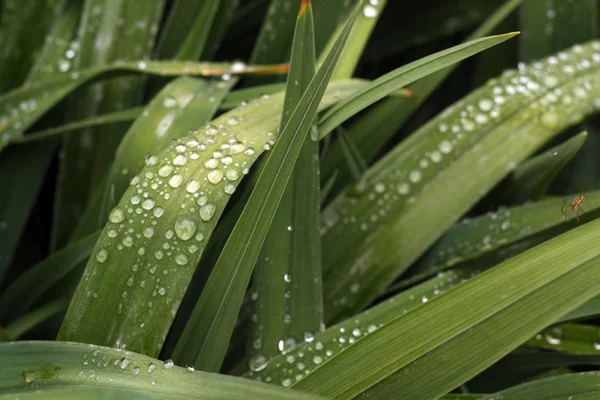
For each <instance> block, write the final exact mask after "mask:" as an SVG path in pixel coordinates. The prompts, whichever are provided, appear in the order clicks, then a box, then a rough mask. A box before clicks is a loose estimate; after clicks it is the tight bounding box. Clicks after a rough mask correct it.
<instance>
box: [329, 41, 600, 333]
mask: <svg viewBox="0 0 600 400" xmlns="http://www.w3.org/2000/svg"><path fill="white" fill-rule="evenodd" d="M598 48H600V44H599V43H597V42H591V43H587V44H585V45H584V46H577V47H575V48H573V49H571V50H570V51H568V52H564V55H563V56H561V57H562V59H561V61H560V62H557V63H556V64H554V60H555V58H552V59H550V61H549V60H543V61H540V62H536V63H534V64H533V65H531V66H526V67H523V68H522V69H520V70H519V71H511V72H507V73H506V74H503V76H502V77H500V78H498V79H493V80H491V81H490V82H489V83H488V84H486V85H485V86H483V87H482V88H480V89H478V90H476V91H474V92H473V93H471V94H470V95H469V96H467V97H465V98H464V99H462V100H461V101H460V102H458V103H457V104H455V105H454V106H453V107H451V108H449V109H447V110H446V111H445V112H442V113H441V114H440V115H438V116H437V117H436V118H434V119H432V120H431V121H430V122H428V123H427V124H426V125H424V126H423V127H421V128H420V129H419V130H418V131H417V132H416V133H415V134H413V135H412V136H411V137H410V138H409V139H408V140H406V141H404V142H403V143H401V144H400V145H398V146H396V147H395V148H394V149H393V150H392V151H391V152H389V153H388V154H387V155H386V156H385V157H383V158H382V159H381V160H380V161H378V163H377V164H375V165H374V166H372V167H371V168H370V169H369V170H368V171H367V173H366V174H365V176H364V179H363V180H361V182H359V183H358V184H356V185H353V186H352V187H350V188H348V189H347V190H346V191H345V192H343V193H342V194H341V195H340V196H338V198H336V199H335V200H334V201H333V202H332V203H331V204H330V205H329V206H328V207H327V209H326V210H325V211H324V214H323V218H324V221H325V224H324V226H325V227H326V230H325V232H324V235H323V246H324V247H327V248H330V249H331V250H330V251H328V252H326V253H324V262H323V270H324V289H325V297H326V299H327V300H326V307H325V313H326V319H327V320H329V321H336V320H339V319H341V318H342V317H343V316H347V315H349V314H351V313H354V312H356V310H358V309H360V308H362V307H364V306H365V305H366V304H368V303H369V302H370V301H371V300H372V299H374V298H375V297H376V296H377V295H378V294H379V293H381V290H382V289H383V288H384V287H385V286H387V285H388V284H389V283H391V282H392V281H393V280H394V279H395V278H396V277H397V276H398V275H399V274H401V273H402V272H403V271H405V270H406V269H407V268H408V266H409V265H410V264H412V262H414V261H415V260H416V259H417V258H418V257H419V256H420V255H422V254H423V252H424V251H425V250H426V249H427V248H428V247H429V246H430V245H431V244H433V242H434V241H435V240H436V239H437V238H439V237H440V236H441V234H442V233H443V232H444V231H445V230H446V229H447V228H449V227H450V226H451V225H452V224H453V223H454V222H456V220H458V218H460V216H461V215H463V214H464V213H465V212H466V211H467V210H468V209H469V208H471V207H472V205H474V204H475V203H476V202H477V201H478V200H479V199H480V198H481V197H482V196H483V195H484V194H485V193H486V192H487V191H489V190H490V189H491V188H492V187H494V186H495V185H496V184H497V183H498V182H499V181H500V180H501V179H502V178H504V177H505V176H506V175H507V174H508V173H509V172H510V171H512V170H513V169H514V168H515V167H516V165H517V164H518V163H519V162H522V161H523V160H524V159H526V158H527V157H529V156H530V155H531V154H532V153H534V152H535V151H536V150H537V149H539V148H540V147H541V146H542V145H543V144H544V143H545V142H546V141H548V140H549V139H550V138H552V137H553V136H555V135H556V134H557V133H558V132H560V131H562V130H563V129H565V128H566V127H568V126H571V125H573V124H575V123H577V122H578V121H579V120H580V119H581V118H583V117H584V116H585V115H588V114H591V113H592V112H595V111H596V110H597V105H596V104H595V102H594V100H593V99H595V98H596V96H597V95H598V93H597V92H596V89H595V88H596V87H597V86H596V82H597V81H598V80H600V73H599V72H598V71H599V68H598V67H599V66H600V64H599V62H598V61H594V57H593V56H592V55H593V54H594V52H595V51H597V49H598ZM584 60H585V62H584ZM587 62H589V63H591V66H590V67H589V68H588V67H585V68H583V67H581V65H587ZM565 71H566V72H565ZM519 80H526V81H527V82H529V83H530V85H529V87H530V89H526V88H525V89H522V90H523V92H517V89H516V88H515V86H514V85H515V83H514V82H518V81H519ZM519 87H521V86H519ZM557 89H559V90H560V91H561V92H560V93H562V94H561V96H562V98H563V99H564V98H566V99H567V100H566V101H564V100H562V99H561V98H559V97H558V96H557V95H556V94H555V93H556V90H557ZM575 98H578V99H580V100H578V101H573V100H574V99H575ZM498 100H499V101H498ZM470 105H476V107H475V106H473V107H472V108H471V106H470ZM550 105H553V106H554V107H555V108H553V109H552V110H550V111H547V108H546V107H547V106H550ZM462 112H464V113H466V115H467V117H464V118H465V119H464V121H461V118H463V117H462V116H460V113H462ZM463 123H464V124H463ZM459 176H460V181H459V180H457V177H459ZM459 182H460V183H459ZM440 198H443V199H444V207H440V206H439V199H440ZM380 201H383V203H384V207H383V208H382V206H381V204H380ZM342 210H343V214H344V216H343V217H340V213H341V212H342ZM559 211H560V210H559ZM416 226H418V227H419V229H415V227H416ZM365 238H368V240H365ZM332 243H335V244H336V245H335V246H333V245H332ZM357 285H358V288H357ZM350 287H354V288H356V290H354V291H352V292H351V291H350ZM351 310H352V311H351Z"/></svg>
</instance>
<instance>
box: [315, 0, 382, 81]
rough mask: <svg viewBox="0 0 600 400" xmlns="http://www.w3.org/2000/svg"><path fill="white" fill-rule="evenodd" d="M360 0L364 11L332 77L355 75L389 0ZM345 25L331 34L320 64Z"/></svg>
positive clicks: (355, 24)
mask: <svg viewBox="0 0 600 400" xmlns="http://www.w3.org/2000/svg"><path fill="white" fill-rule="evenodd" d="M359 1H362V3H363V9H362V12H361V13H359V14H358V17H357V18H356V21H355V22H354V26H353V27H352V32H350V37H349V38H348V45H347V46H346V47H345V48H344V52H343V53H342V56H341V57H340V62H339V64H338V66H337V67H336V70H335V72H334V73H333V78H332V79H347V78H351V77H352V76H353V75H354V71H355V70H356V67H357V66H358V62H359V60H360V58H361V56H362V54H363V51H364V49H365V46H366V44H367V41H368V40H369V38H370V37H371V33H372V31H373V28H374V27H375V24H376V23H377V21H378V20H379V16H380V15H381V14H382V13H383V9H384V7H385V5H386V3H387V0H376V1H368V0H359ZM343 26H344V25H343V24H340V25H339V26H338V29H337V31H336V32H334V33H333V35H331V38H330V39H329V43H328V44H327V45H326V46H325V49H324V50H323V52H322V53H321V58H320V59H319V65H321V63H322V62H323V60H324V58H325V56H326V55H327V53H328V51H329V48H330V47H331V46H332V45H333V43H335V40H336V39H337V36H338V35H339V33H340V31H341V29H342V28H343Z"/></svg>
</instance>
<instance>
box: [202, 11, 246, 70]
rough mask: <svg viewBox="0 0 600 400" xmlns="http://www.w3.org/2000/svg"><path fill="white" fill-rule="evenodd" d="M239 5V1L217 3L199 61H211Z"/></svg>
mask: <svg viewBox="0 0 600 400" xmlns="http://www.w3.org/2000/svg"><path fill="white" fill-rule="evenodd" d="M240 3H241V0H221V1H220V2H219V9H218V10H217V13H216V14H215V16H214V22H213V24H212V27H211V30H210V32H209V34H208V37H209V40H207V43H206V45H205V46H204V51H203V52H202V56H201V57H200V59H201V60H212V59H213V56H214V54H215V52H216V51H217V49H218V48H219V46H220V45H221V42H222V41H223V38H224V37H225V33H226V32H227V30H228V29H229V28H230V26H231V22H232V20H233V18H234V16H235V13H236V11H237V9H238V7H239V5H240Z"/></svg>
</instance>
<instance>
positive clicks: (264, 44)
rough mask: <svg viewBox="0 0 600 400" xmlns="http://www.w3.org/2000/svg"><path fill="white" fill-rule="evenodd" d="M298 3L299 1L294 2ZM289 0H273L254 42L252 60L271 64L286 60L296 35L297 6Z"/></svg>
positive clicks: (256, 62)
mask: <svg viewBox="0 0 600 400" xmlns="http://www.w3.org/2000/svg"><path fill="white" fill-rule="evenodd" d="M294 3H296V4H297V3H298V2H294ZM292 4H293V3H292V2H289V1H287V0H271V1H270V2H269V8H268V10H267V14H266V16H265V19H264V21H263V23H262V27H261V29H260V33H259V34H258V37H257V39H256V42H255V43H254V48H253V50H252V56H251V57H250V62H252V63H254V64H263V63H267V64H271V63H281V62H285V61H286V60H287V59H288V57H289V51H290V48H291V44H292V39H293V37H294V26H295V25H296V11H297V9H296V7H292Z"/></svg>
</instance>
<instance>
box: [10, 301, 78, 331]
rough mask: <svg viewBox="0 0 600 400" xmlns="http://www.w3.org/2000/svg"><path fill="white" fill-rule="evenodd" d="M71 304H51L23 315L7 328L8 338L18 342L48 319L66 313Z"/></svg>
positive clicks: (55, 302)
mask: <svg viewBox="0 0 600 400" xmlns="http://www.w3.org/2000/svg"><path fill="white" fill-rule="evenodd" d="M68 305H69V302H68V301H67V300H65V299H62V300H56V301H53V302H49V303H46V304H44V305H43V306H40V307H38V308H36V309H35V310H33V311H31V312H29V313H27V314H25V315H23V316H22V317H20V318H18V319H16V320H15V321H13V322H12V323H11V324H10V325H8V326H7V327H6V336H7V337H8V338H9V340H11V341H12V340H17V339H18V338H19V337H21V336H22V335H24V334H25V333H27V332H28V331H29V330H31V329H32V328H34V327H36V326H37V325H39V324H40V323H42V322H44V321H45V320H46V319H48V318H50V317H52V316H54V315H56V314H58V313H60V312H61V311H66V310H67V306H68Z"/></svg>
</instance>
